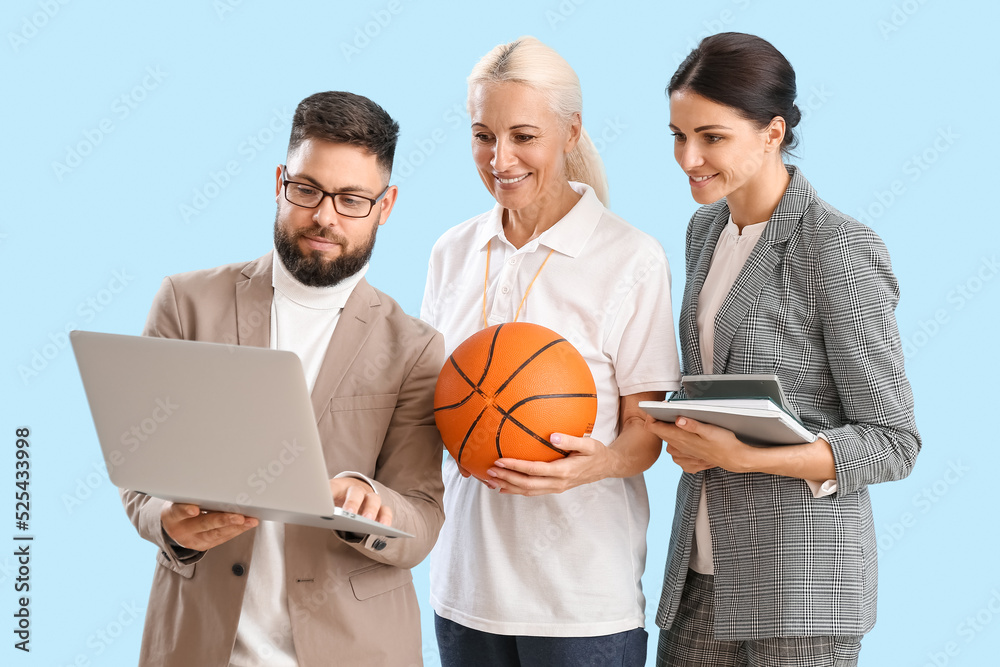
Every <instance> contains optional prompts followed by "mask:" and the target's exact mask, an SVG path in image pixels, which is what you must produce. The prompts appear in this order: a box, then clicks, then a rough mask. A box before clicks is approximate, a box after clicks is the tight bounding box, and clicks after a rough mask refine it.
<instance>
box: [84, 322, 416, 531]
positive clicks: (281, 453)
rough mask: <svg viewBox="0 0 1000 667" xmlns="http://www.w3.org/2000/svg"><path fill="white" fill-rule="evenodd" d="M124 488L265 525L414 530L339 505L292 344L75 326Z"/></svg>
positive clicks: (87, 386) (99, 420)
mask: <svg viewBox="0 0 1000 667" xmlns="http://www.w3.org/2000/svg"><path fill="white" fill-rule="evenodd" d="M70 340H71V341H72V344H73V352H74V354H75V355H76V362H77V365H78V366H79V368H80V377H81V378H82V379H83V387H84V390H85V391H86V393H87V401H88V402H89V403H90V412H91V414H92V415H93V417H94V426H95V427H96V428H97V436H98V439H99V440H100V442H101V449H102V450H103V452H104V460H105V462H106V464H107V467H108V475H109V476H110V478H111V481H112V482H114V484H115V485H117V486H119V487H122V488H127V489H132V490H134V491H141V492H142V493H145V494H147V495H150V496H155V497H157V498H163V499H165V500H172V501H174V502H181V503H194V504H196V505H199V506H200V507H201V508H202V509H205V510H218V511H224V512H236V513H239V514H244V515H246V516H252V517H256V518H258V519H264V520H268V521H280V522H283V523H294V524H301V525H304V526H313V527H317V528H327V529H333V530H340V531H345V532H353V533H362V534H374V535H387V536H391V537H412V535H409V534H408V533H405V532H403V531H401V530H397V529H395V528H390V527H387V526H384V525H382V524H380V523H378V522H375V521H370V520H368V519H366V518H364V517H361V516H357V515H355V514H352V513H350V512H345V511H343V510H342V509H340V508H338V507H335V506H334V504H333V498H332V497H331V495H330V485H329V480H328V478H327V472H326V462H325V461H324V458H323V450H322V447H321V445H320V440H319V432H318V431H317V430H316V416H315V414H314V412H313V407H312V403H311V400H310V397H309V392H308V391H307V389H306V381H305V376H304V374H303V372H302V363H301V361H300V360H299V358H298V356H296V355H295V354H294V353H292V352H286V351H281V350H269V349H264V348H258V347H241V346H237V345H223V344H220V343H200V342H192V341H185V340H174V339H166V338H150V337H145V336H122V335H117V334H105V333H94V332H90V331H71V332H70Z"/></svg>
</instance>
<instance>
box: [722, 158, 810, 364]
mask: <svg viewBox="0 0 1000 667" xmlns="http://www.w3.org/2000/svg"><path fill="white" fill-rule="evenodd" d="M785 168H786V169H787V170H788V173H789V175H790V176H791V180H790V181H789V183H788V187H787V188H786V189H785V194H784V195H783V196H782V198H781V201H780V202H779V203H778V207H777V208H776V209H775V210H774V213H773V214H772V215H771V218H770V220H769V221H768V224H767V227H766V228H765V229H764V233H763V235H762V236H761V238H760V240H759V241H758V242H757V246H756V247H755V248H754V250H753V252H752V253H750V257H748V258H747V261H746V264H745V265H744V266H743V269H742V270H741V271H740V274H739V275H738V276H736V282H735V283H734V284H733V288H732V289H731V290H730V291H729V294H728V295H727V296H726V300H725V301H723V302H722V305H721V306H720V307H719V312H718V313H717V314H716V316H715V348H714V349H713V355H712V372H713V373H725V372H727V370H728V369H727V365H728V364H729V357H730V352H731V350H732V342H733V337H734V336H735V335H736V329H737V328H738V327H739V326H740V324H742V323H743V321H744V320H745V319H746V317H747V313H749V312H750V307H751V306H752V305H753V304H754V303H755V302H756V301H757V297H759V296H760V293H761V291H762V290H763V289H764V285H765V284H766V283H767V281H768V279H769V278H770V277H771V276H772V275H773V274H774V270H775V268H776V267H777V266H778V263H779V262H781V260H782V258H784V256H785V248H786V247H787V242H788V239H789V237H791V235H792V233H793V232H794V231H795V229H796V228H797V227H798V225H799V221H800V220H801V219H802V214H803V213H804V212H805V210H806V207H807V206H808V205H809V202H810V201H811V200H812V198H813V197H814V196H815V192H814V191H813V189H812V186H810V185H809V183H808V182H807V181H806V180H805V178H804V177H803V176H802V174H801V172H800V171H799V170H798V168H797V167H793V166H791V165H785ZM703 282H704V280H703Z"/></svg>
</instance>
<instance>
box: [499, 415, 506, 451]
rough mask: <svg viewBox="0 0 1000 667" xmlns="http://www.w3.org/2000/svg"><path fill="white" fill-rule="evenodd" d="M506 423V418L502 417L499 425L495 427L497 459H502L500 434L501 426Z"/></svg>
mask: <svg viewBox="0 0 1000 667" xmlns="http://www.w3.org/2000/svg"><path fill="white" fill-rule="evenodd" d="M505 423H507V416H506V415H504V417H503V419H501V420H500V424H499V425H498V426H497V458H498V459H502V458H503V450H502V449H500V433H501V432H502V431H503V425H504V424H505Z"/></svg>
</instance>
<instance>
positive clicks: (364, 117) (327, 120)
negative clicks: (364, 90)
mask: <svg viewBox="0 0 1000 667" xmlns="http://www.w3.org/2000/svg"><path fill="white" fill-rule="evenodd" d="M398 137H399V123H397V122H396V121H394V120H393V119H392V117H391V116H390V115H389V114H388V113H386V111H385V109H383V108H382V107H380V106H379V105H377V104H375V103H374V102H372V101H371V100H370V99H368V98H367V97H362V96H361V95H355V94H354V93H346V92H343V91H329V92H325V93H316V94H314V95H310V96H309V97H307V98H305V99H304V100H302V101H301V102H299V106H298V107H296V109H295V115H294V116H292V135H291V137H289V139H288V152H289V153H291V152H292V151H294V150H295V149H296V148H298V147H299V145H300V144H301V143H302V142H303V141H305V140H306V139H309V138H312V139H322V140H323V141H330V142H333V143H338V144H350V145H351V146H359V147H361V148H363V149H365V150H366V151H368V152H369V153H371V154H372V155H374V156H375V159H376V162H377V163H378V166H379V168H380V169H382V170H383V171H385V173H386V175H387V176H388V175H389V174H390V173H392V157H393V154H394V153H395V152H396V139H397V138H398Z"/></svg>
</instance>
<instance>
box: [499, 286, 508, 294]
mask: <svg viewBox="0 0 1000 667" xmlns="http://www.w3.org/2000/svg"><path fill="white" fill-rule="evenodd" d="M509 291H510V288H509V287H501V288H500V292H501V293H502V294H506V293H507V292H509Z"/></svg>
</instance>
